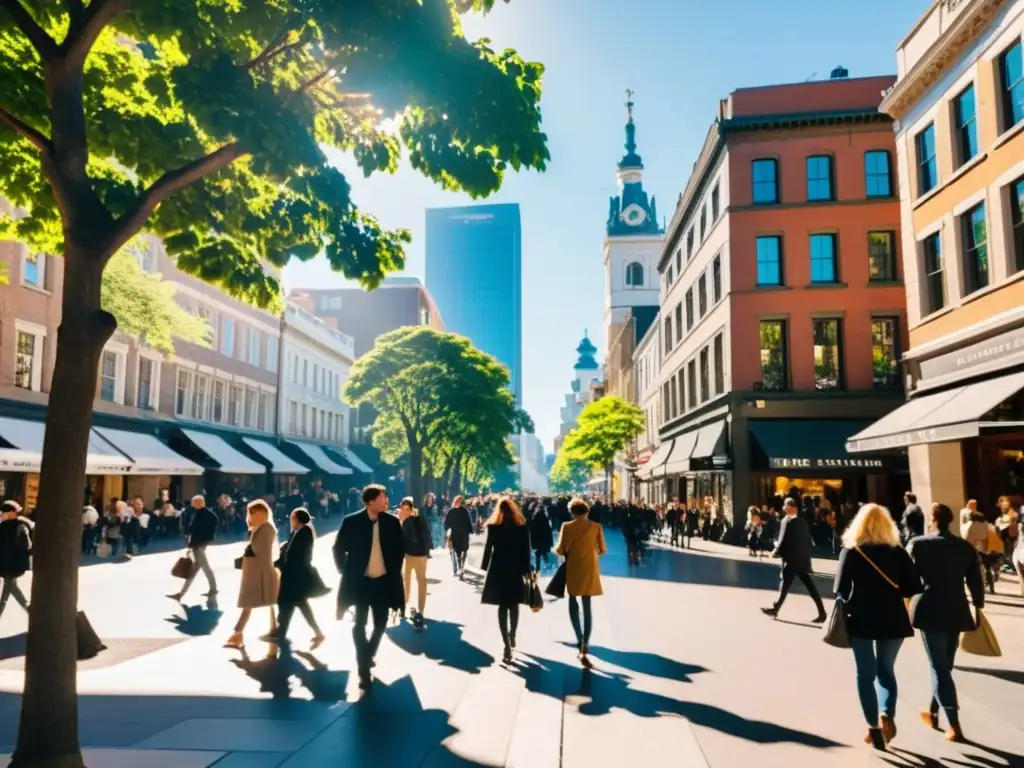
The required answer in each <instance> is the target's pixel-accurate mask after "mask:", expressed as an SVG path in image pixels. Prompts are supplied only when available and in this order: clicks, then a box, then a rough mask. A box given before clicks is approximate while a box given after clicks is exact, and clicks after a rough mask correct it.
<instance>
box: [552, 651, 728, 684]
mask: <svg viewBox="0 0 1024 768" xmlns="http://www.w3.org/2000/svg"><path fill="white" fill-rule="evenodd" d="M562 644H563V645H565V646H567V647H569V648H575V647H576V646H575V644H574V643H562ZM589 651H590V653H591V654H592V655H593V656H595V657H596V659H597V661H599V662H601V661H606V662H608V663H609V664H612V665H614V666H616V667H621V668H622V669H628V670H630V671H631V672H636V673H637V674H640V675H648V676H649V677H664V678H666V679H668V680H678V681H679V682H683V683H692V682H693V680H692V679H691V678H692V676H693V675H696V674H699V673H701V672H707V671H709V670H708V669H707V668H706V667H702V666H699V665H697V664H686V663H684V662H681V661H676V660H675V659H670V658H668V657H666V656H662V655H660V654H657V653H644V652H642V651H617V650H614V649H612V648H604V647H602V646H598V645H591V646H590V647H589Z"/></svg>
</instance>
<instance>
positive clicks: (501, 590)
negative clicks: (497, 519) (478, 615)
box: [481, 525, 530, 605]
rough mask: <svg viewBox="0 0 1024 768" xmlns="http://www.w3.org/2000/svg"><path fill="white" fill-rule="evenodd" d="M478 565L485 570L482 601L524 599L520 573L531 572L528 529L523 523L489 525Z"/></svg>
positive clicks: (495, 602)
mask: <svg viewBox="0 0 1024 768" xmlns="http://www.w3.org/2000/svg"><path fill="white" fill-rule="evenodd" d="M481 567H482V568H483V569H484V570H485V571H487V576H486V578H485V579H484V592H483V598H482V602H483V603H484V604H486V605H517V604H518V603H521V602H523V593H524V584H523V576H525V575H526V574H528V573H529V572H530V531H529V528H528V527H527V526H525V525H488V526H487V543H486V544H484V559H483V562H482V563H481Z"/></svg>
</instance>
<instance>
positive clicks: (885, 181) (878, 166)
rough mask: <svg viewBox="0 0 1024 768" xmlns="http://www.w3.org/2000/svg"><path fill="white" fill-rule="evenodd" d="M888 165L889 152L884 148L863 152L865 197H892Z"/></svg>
mask: <svg viewBox="0 0 1024 768" xmlns="http://www.w3.org/2000/svg"><path fill="white" fill-rule="evenodd" d="M889 166H890V162H889V153H888V152H886V151H885V150H883V149H873V150H871V151H870V152H865V153H864V196H865V197H892V182H891V181H890V180H889Z"/></svg>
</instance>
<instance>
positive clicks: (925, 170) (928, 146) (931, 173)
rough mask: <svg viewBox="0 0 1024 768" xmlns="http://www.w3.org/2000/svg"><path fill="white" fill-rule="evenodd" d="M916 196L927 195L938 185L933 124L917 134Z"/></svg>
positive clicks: (915, 140) (937, 165)
mask: <svg viewBox="0 0 1024 768" xmlns="http://www.w3.org/2000/svg"><path fill="white" fill-rule="evenodd" d="M914 143H915V144H916V145H917V194H918V196H920V195H924V194H927V193H928V192H931V191H932V190H933V189H935V185H936V184H938V183H939V164H938V160H936V159H935V124H934V123H931V124H929V126H928V127H927V128H925V129H924V130H923V131H921V132H920V133H919V134H917V137H916V138H915V139H914Z"/></svg>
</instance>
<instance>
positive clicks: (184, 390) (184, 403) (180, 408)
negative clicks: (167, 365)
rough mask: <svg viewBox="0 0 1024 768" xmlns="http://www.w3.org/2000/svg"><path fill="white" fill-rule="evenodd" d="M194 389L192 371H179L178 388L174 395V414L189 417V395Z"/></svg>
mask: <svg viewBox="0 0 1024 768" xmlns="http://www.w3.org/2000/svg"><path fill="white" fill-rule="evenodd" d="M191 389H192V371H183V370H181V369H180V368H179V369H178V382H177V388H176V390H175V393H174V414H175V415H176V416H188V404H189V393H190V391H191Z"/></svg>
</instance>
